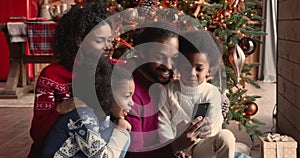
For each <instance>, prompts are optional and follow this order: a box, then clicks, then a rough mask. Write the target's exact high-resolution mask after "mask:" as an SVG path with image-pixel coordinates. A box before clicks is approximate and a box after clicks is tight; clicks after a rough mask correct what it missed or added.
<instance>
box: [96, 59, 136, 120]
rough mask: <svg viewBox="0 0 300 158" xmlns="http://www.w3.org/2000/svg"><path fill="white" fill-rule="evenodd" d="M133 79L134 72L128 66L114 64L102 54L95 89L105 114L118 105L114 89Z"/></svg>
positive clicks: (97, 69)
mask: <svg viewBox="0 0 300 158" xmlns="http://www.w3.org/2000/svg"><path fill="white" fill-rule="evenodd" d="M132 79H133V78H132V74H131V73H130V72H129V71H128V70H127V69H126V68H124V67H121V66H118V65H114V66H113V65H112V64H111V63H110V62H109V61H107V58H106V57H104V56H101V58H100V60H99V62H98V65H97V68H96V72H95V89H96V95H97V98H98V102H99V104H100V106H101V108H102V110H103V111H104V112H105V114H109V113H110V111H111V108H112V107H113V106H115V105H117V103H116V101H115V99H114V95H113V94H114V91H116V90H118V88H119V87H121V86H122V84H124V82H125V83H126V81H128V80H132ZM92 106H96V105H92ZM94 109H95V108H94Z"/></svg>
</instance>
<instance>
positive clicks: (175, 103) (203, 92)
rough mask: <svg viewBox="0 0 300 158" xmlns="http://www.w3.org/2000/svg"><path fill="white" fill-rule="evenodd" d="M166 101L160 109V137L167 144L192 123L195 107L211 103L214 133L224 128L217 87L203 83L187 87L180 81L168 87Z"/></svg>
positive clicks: (210, 114)
mask: <svg viewBox="0 0 300 158" xmlns="http://www.w3.org/2000/svg"><path fill="white" fill-rule="evenodd" d="M165 93H166V94H163V95H162V96H165V97H166V98H165V99H161V100H162V102H161V103H160V105H159V107H160V109H159V125H158V126H159V128H158V129H159V130H158V133H159V137H160V141H161V142H166V141H168V140H170V139H173V138H175V137H176V136H178V135H180V134H181V133H183V132H184V130H185V128H186V126H185V125H186V124H188V123H189V122H190V121H191V117H192V113H193V109H194V106H195V105H197V104H198V103H202V102H209V103H210V106H209V108H208V112H207V115H206V116H207V117H208V118H209V119H210V120H211V121H212V124H211V127H212V133H211V136H213V135H215V134H216V133H217V132H219V130H220V129H221V127H222V122H223V116H222V111H221V94H220V92H219V90H218V89H217V87H215V86H213V85H212V84H210V83H207V82H203V83H201V84H200V85H198V86H196V87H187V86H184V85H183V84H182V83H180V82H179V81H178V80H177V81H174V82H172V83H169V84H168V85H167V87H166V92H165Z"/></svg>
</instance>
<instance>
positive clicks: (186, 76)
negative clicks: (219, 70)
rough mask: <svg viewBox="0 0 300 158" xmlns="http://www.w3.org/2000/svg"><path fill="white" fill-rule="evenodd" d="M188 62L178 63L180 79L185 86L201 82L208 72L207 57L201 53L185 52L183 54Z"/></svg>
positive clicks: (192, 85)
mask: <svg viewBox="0 0 300 158" xmlns="http://www.w3.org/2000/svg"><path fill="white" fill-rule="evenodd" d="M184 56H185V57H186V58H187V60H188V61H189V62H185V63H183V64H180V65H179V67H178V70H179V72H180V74H181V75H180V80H181V82H182V83H183V84H185V85H187V86H191V87H194V86H197V85H199V84H201V83H202V82H203V81H204V80H205V79H206V78H207V77H208V76H209V73H210V70H209V63H208V62H207V57H206V55H205V54H203V53H199V52H195V53H187V54H185V55H184Z"/></svg>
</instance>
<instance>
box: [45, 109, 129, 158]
mask: <svg viewBox="0 0 300 158" xmlns="http://www.w3.org/2000/svg"><path fill="white" fill-rule="evenodd" d="M127 133H128V132H127V131H125V130H122V129H120V128H119V127H117V126H115V125H114V124H113V123H112V122H111V121H110V116H106V117H101V118H99V119H98V117H97V116H96V115H95V113H94V111H93V110H92V109H91V108H88V107H79V108H77V109H75V110H73V111H71V112H69V113H67V114H65V115H63V116H62V117H60V118H59V119H58V120H57V122H56V123H55V124H54V126H53V127H52V129H51V130H50V132H49V134H48V136H47V137H46V138H45V141H44V145H43V152H42V156H41V157H45V158H46V157H91V158H119V157H120V153H121V151H122V150H123V148H124V146H125V144H126V142H127V141H129V134H127ZM124 150H126V149H124Z"/></svg>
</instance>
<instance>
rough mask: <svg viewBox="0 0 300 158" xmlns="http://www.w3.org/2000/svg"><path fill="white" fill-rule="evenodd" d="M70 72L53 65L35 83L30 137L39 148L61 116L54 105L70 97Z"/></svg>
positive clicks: (55, 64) (60, 66)
mask: <svg viewBox="0 0 300 158" xmlns="http://www.w3.org/2000/svg"><path fill="white" fill-rule="evenodd" d="M71 83H72V71H70V70H69V69H66V68H65V67H64V66H63V65H61V64H58V63H54V64H51V65H48V66H47V67H45V68H44V69H43V70H42V72H41V73H40V76H39V78H38V80H37V82H36V89H35V100H34V115H33V119H32V124H31V129H30V135H31V137H32V139H33V141H34V146H35V147H40V145H41V143H42V142H43V139H44V138H45V136H46V135H47V134H48V132H49V130H50V128H51V127H52V126H53V124H54V123H55V122H56V120H57V119H58V118H59V117H60V116H61V115H60V114H59V113H58V112H57V111H56V108H55V107H56V105H57V104H59V103H61V102H63V101H65V100H67V99H69V98H70V96H71Z"/></svg>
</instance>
